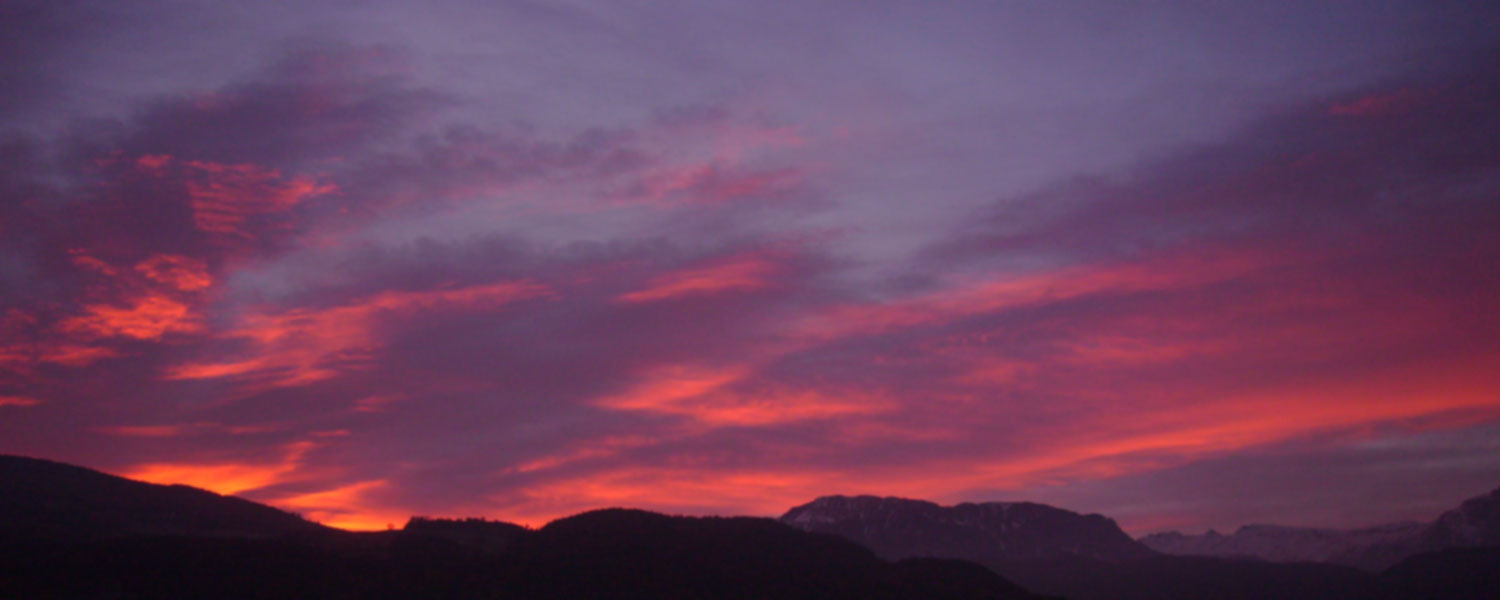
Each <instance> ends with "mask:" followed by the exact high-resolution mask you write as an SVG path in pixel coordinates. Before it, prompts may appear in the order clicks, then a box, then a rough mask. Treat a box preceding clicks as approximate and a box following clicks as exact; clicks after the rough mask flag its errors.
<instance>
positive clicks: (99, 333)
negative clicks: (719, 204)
mask: <svg viewBox="0 0 1500 600" xmlns="http://www.w3.org/2000/svg"><path fill="white" fill-rule="evenodd" d="M83 310H84V313H85V314H83V315H80V316H76V317H71V318H69V319H65V320H63V321H62V322H61V323H59V324H58V330H60V331H62V332H65V333H70V334H79V335H86V336H90V337H129V338H135V339H140V340H157V339H161V338H162V337H163V336H166V335H168V334H173V333H197V332H198V331H200V330H202V329H203V323H202V322H201V320H200V318H199V316H198V315H197V314H196V313H195V312H194V311H193V309H192V308H191V307H189V306H188V305H186V304H183V303H182V302H179V301H177V300H174V299H172V298H169V297H167V296H163V295H147V296H143V297H141V298H137V299H136V300H135V303H134V304H133V305H131V306H127V307H117V306H111V305H108V304H90V305H87V306H85V307H83Z"/></svg>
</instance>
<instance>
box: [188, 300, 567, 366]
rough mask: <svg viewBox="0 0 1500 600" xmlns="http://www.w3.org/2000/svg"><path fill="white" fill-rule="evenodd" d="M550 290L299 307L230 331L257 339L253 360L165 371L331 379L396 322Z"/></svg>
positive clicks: (248, 321) (357, 360)
mask: <svg viewBox="0 0 1500 600" xmlns="http://www.w3.org/2000/svg"><path fill="white" fill-rule="evenodd" d="M548 292H549V290H548V289H547V288H546V287H544V286H541V285H537V284H534V283H529V282H507V283H496V284H490V285H481V286H472V287H466V288H460V289H455V290H434V291H420V292H406V291H395V292H381V293H379V294H376V295H374V296H369V297H366V298H363V299H360V300H359V301H356V302H353V303H350V304H346V305H343V306H336V307H333V308H327V309H321V310H315V309H296V310H291V311H288V312H285V313H281V314H274V315H254V316H251V317H249V318H247V319H246V322H245V325H244V326H242V327H240V328H238V329H235V330H233V331H230V332H229V333H227V334H225V337H228V338H238V339H244V340H248V341H250V342H251V344H252V346H253V348H252V356H250V357H249V358H246V359H243V360H237V361H229V362H218V363H188V364H182V365H176V366H174V367H171V368H169V369H168V370H167V373H166V375H165V377H166V378H167V379H210V378H217V377H231V376H248V375H265V376H268V377H269V378H270V381H271V383H272V384H273V385H278V386H293V385H301V384H306V383H311V382H314V381H319V380H323V379H327V378H330V377H333V376H335V375H337V374H338V373H339V372H340V370H341V369H342V368H347V367H350V366H354V365H358V364H360V363H362V362H364V361H365V360H366V359H367V357H368V355H369V353H370V352H372V351H373V350H375V349H376V348H377V347H379V346H380V344H381V342H380V339H379V333H378V328H379V326H380V325H382V324H383V323H384V322H385V321H387V320H388V319H390V318H392V317H401V316H404V315H410V314H413V313H418V312H425V311H434V310H473V309H484V308H495V307H499V306H502V305H504V304H508V303H510V302H514V301H517V300H522V299H526V298H532V297H536V296H541V295H545V294H547V293H548Z"/></svg>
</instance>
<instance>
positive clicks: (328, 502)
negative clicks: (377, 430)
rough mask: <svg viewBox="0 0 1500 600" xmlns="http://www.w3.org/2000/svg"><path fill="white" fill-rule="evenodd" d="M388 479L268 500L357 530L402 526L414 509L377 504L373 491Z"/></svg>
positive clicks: (339, 526)
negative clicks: (397, 508)
mask: <svg viewBox="0 0 1500 600" xmlns="http://www.w3.org/2000/svg"><path fill="white" fill-rule="evenodd" d="M387 485H388V482H387V481H386V480H384V479H372V480H368V481H360V482H356V483H352V484H349V485H344V486H340V487H336V488H333V489H328V490H323V491H319V492H310V493H306V494H298V495H295V496H286V497H281V498H274V499H269V500H267V502H269V503H270V504H273V505H275V506H278V507H280V508H283V509H285V510H290V511H295V512H298V513H301V514H302V515H303V516H304V517H306V518H308V519H311V520H313V521H317V522H319V523H322V524H324V525H328V526H331V527H338V528H341V529H352V530H356V531H376V530H380V529H385V528H386V527H388V526H400V525H401V524H402V523H405V522H406V519H407V518H408V517H410V516H411V514H410V512H408V511H403V510H396V509H391V508H386V507H378V506H373V505H372V504H371V503H370V502H369V501H368V499H367V496H368V495H369V492H371V491H374V490H378V489H381V488H384V487H386V486H387Z"/></svg>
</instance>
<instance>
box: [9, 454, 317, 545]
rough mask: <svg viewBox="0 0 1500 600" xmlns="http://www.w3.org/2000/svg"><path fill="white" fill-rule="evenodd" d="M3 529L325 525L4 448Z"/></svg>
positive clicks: (96, 531)
mask: <svg viewBox="0 0 1500 600" xmlns="http://www.w3.org/2000/svg"><path fill="white" fill-rule="evenodd" d="M0 490H4V491H3V492H0V537H18V536H19V537H46V538H49V539H67V538H100V537H117V536H123V535H137V534H183V535H199V536H231V537H269V536H279V535H286V534H292V533H309V532H315V531H318V530H322V529H325V528H324V527H322V526H321V525H318V524H316V523H311V522H308V521H305V520H303V519H302V518H301V517H298V516H296V515H293V514H291V513H287V512H283V511H280V510H277V509H275V508H271V507H269V506H265V505H263V504H256V503H254V502H251V501H249V500H244V499H241V498H236V497H233V496H221V495H219V494H215V493H213V492H210V491H206V490H200V489H197V488H193V487H188V486H185V485H156V484H151V483H143V482H140V481H134V480H130V479H125V478H123V477H116V476H114V475H108V474H105V473H101V472H99V471H95V470H92V469H86V468H83V467H76V466H73V465H68V464H63V463H59V462H53V461H49V460H42V459H37V458H26V457H22V456H11V455H0Z"/></svg>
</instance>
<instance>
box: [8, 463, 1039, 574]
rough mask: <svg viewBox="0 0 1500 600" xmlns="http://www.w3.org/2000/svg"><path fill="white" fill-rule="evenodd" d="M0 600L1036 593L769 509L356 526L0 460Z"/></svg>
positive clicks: (965, 566)
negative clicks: (364, 529)
mask: <svg viewBox="0 0 1500 600" xmlns="http://www.w3.org/2000/svg"><path fill="white" fill-rule="evenodd" d="M0 490H3V491H0V598H267V599H269V598H277V599H283V598H333V599H337V598H350V599H352V598H580V599H586V598H601V599H602V598H809V599H811V598H889V599H898V598H955V599H958V598H964V599H968V598H972V599H981V598H982V599H1029V598H1038V596H1034V595H1032V594H1030V593H1028V592H1026V591H1025V590H1023V589H1021V588H1020V587H1017V586H1016V585H1014V584H1012V583H1010V582H1008V581H1006V580H1004V579H1002V578H1001V577H1000V576H998V575H995V574H994V573H993V572H991V571H989V570H986V569H985V568H983V567H981V566H979V565H976V564H974V563H970V562H964V561H957V560H939V559H912V560H903V561H896V562H889V561H885V560H882V559H880V558H878V557H876V556H875V554H874V553H873V552H871V551H869V550H867V549H865V548H863V547H861V546H859V545H858V544H855V543H854V542H851V541H849V540H845V539H842V538H839V537H836V536H832V535H825V534H816V533H809V532H805V531H801V530H799V529H796V528H794V527H790V526H787V525H784V524H782V523H779V522H777V521H775V520H773V519H763V518H748V517H733V518H712V517H711V518H690V517H670V516H665V515H659V514H654V513H649V512H644V511H637V510H624V509H609V510H600V511H593V512H588V513H584V514H580V515H576V516H573V517H569V518H566V519H560V520H557V521H554V522H552V523H550V524H548V525H547V526H545V527H543V528H541V529H537V530H529V529H525V528H522V527H519V526H515V525H510V524H506V523H497V522H489V521H479V520H464V521H449V520H428V519H413V520H412V521H411V522H409V523H408V524H407V525H406V527H405V528H403V529H402V530H400V531H389V532H379V533H353V532H346V531H340V530H336V529H331V528H327V527H322V526H319V525H316V524H313V523H308V522H306V521H302V520H301V519H299V518H298V517H296V516H295V515H291V514H288V513H284V512H281V511H278V510H276V509H273V508H270V507H266V506H262V505H258V504H254V503H251V502H247V501H245V500H241V499H238V498H226V497H222V496H218V495H217V494H213V493H210V492H205V491H203V490H197V489H193V488H188V487H184V486H159V485H152V484H146V483H141V482H136V481H130V480H126V479H121V478H118V477H113V476H109V475H105V474H103V473H99V472H96V471H91V470H88V469H82V468H79V467H73V466H69V465H63V464H60V463H53V462H49V461H40V460H35V459H27V458H20V457H4V456H0Z"/></svg>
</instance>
